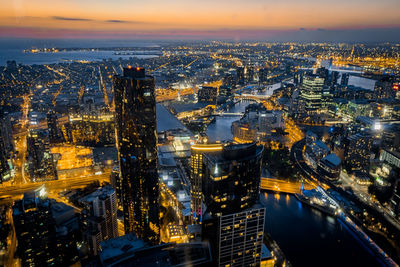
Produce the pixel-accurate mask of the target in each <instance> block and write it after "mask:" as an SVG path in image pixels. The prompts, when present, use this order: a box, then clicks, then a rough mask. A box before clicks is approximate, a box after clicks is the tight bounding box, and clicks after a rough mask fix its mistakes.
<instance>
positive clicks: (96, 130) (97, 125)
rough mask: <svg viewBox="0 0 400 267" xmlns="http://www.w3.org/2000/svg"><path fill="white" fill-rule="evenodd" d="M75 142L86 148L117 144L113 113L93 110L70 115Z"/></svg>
mask: <svg viewBox="0 0 400 267" xmlns="http://www.w3.org/2000/svg"><path fill="white" fill-rule="evenodd" d="M69 121H70V127H71V135H72V139H73V142H74V143H75V144H78V145H84V146H99V145H101V146H104V145H112V144H115V120H114V115H113V114H112V113H111V112H108V111H104V110H99V109H97V110H93V111H91V112H85V111H84V112H81V113H76V114H70V115H69Z"/></svg>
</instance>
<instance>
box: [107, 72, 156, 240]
mask: <svg viewBox="0 0 400 267" xmlns="http://www.w3.org/2000/svg"><path fill="white" fill-rule="evenodd" d="M114 101H115V114H116V133H117V140H116V141H117V148H118V156H119V164H120V168H119V169H120V172H121V173H120V177H121V190H122V191H121V197H122V204H123V209H124V224H125V232H127V233H129V232H132V231H134V232H135V233H136V234H137V236H138V237H140V238H143V239H145V240H147V241H149V242H150V243H153V244H154V243H158V242H159V235H160V228H159V202H158V199H159V181H158V174H157V130H156V129H157V128H156V100H155V92H154V78H153V77H152V76H148V75H146V74H145V70H144V68H131V67H129V68H124V73H123V75H122V76H121V75H116V76H114Z"/></svg>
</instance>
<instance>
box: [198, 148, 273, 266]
mask: <svg viewBox="0 0 400 267" xmlns="http://www.w3.org/2000/svg"><path fill="white" fill-rule="evenodd" d="M263 151H264V147H263V146H257V145H256V143H250V144H240V145H235V144H231V145H226V146H224V147H223V149H222V150H221V151H219V152H218V153H213V154H203V179H202V180H203V186H202V187H203V198H204V203H205V207H206V211H205V213H204V215H203V223H202V232H203V236H202V238H203V240H204V241H208V242H210V244H211V250H212V253H213V259H214V265H215V266H227V265H229V266H258V265H259V264H260V258H261V246H262V240H263V234H264V231H263V230H264V219H265V218H264V217H265V208H263V207H261V206H260V205H259V203H258V200H259V192H260V176H261V159H262V154H263Z"/></svg>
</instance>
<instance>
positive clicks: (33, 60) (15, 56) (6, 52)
mask: <svg viewBox="0 0 400 267" xmlns="http://www.w3.org/2000/svg"><path fill="white" fill-rule="evenodd" d="M113 47H134V48H135V50H132V51H131V50H130V51H126V52H135V54H134V55H116V54H115V53H114V52H115V51H113V50H111V49H110V50H108V49H109V48H113ZM159 47H160V43H159V42H151V41H147V40H146V41H140V40H98V39H96V40H87V39H84V40H80V39H76V40H71V39H67V40H61V39H60V40H58V39H44V40H41V39H0V66H5V65H6V62H7V61H8V60H15V61H16V62H17V63H18V64H24V65H34V64H38V65H40V64H52V63H62V62H71V61H75V60H87V61H101V60H103V59H109V58H111V59H118V58H130V57H137V58H152V57H156V56H157V55H156V53H155V54H154V55H152V54H151V53H149V52H150V51H149V50H152V49H151V48H154V50H157V49H158V48H159ZM32 48H37V49H43V48H67V49H71V48H82V49H86V48H106V50H104V49H103V50H101V49H100V50H95V51H88V50H85V51H80V50H77V51H61V52H58V53H49V52H48V53H41V52H40V53H24V50H25V49H32ZM107 48H108V49H107ZM141 48H142V49H146V53H143V54H140V50H141Z"/></svg>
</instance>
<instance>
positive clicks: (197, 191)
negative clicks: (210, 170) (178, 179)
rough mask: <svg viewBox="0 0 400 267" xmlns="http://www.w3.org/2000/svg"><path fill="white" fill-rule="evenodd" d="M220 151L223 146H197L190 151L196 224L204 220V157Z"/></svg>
mask: <svg viewBox="0 0 400 267" xmlns="http://www.w3.org/2000/svg"><path fill="white" fill-rule="evenodd" d="M218 151H222V144H197V145H194V146H192V147H191V149H190V152H191V155H190V167H191V168H190V208H191V214H192V219H193V220H192V221H193V223H194V224H198V223H201V220H202V219H201V217H202V212H203V210H202V202H203V197H202V179H203V169H202V167H203V165H202V164H203V155H204V154H209V153H216V152H218Z"/></svg>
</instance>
